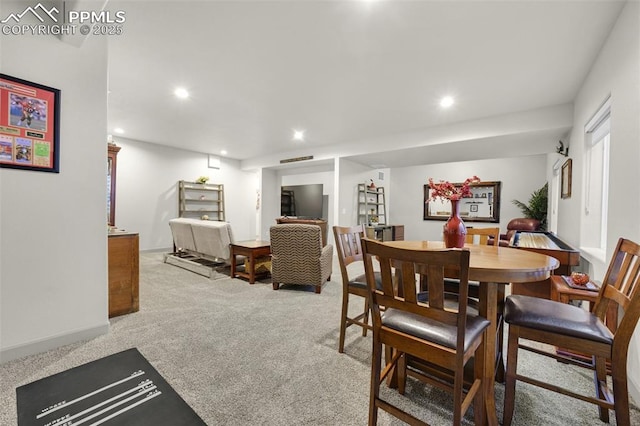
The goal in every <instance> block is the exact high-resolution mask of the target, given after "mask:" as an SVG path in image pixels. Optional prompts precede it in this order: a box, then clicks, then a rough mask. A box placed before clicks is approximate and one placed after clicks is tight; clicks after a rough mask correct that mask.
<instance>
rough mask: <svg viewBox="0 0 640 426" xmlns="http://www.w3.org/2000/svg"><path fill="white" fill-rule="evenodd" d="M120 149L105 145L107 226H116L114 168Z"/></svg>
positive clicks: (112, 145) (113, 145)
mask: <svg viewBox="0 0 640 426" xmlns="http://www.w3.org/2000/svg"><path fill="white" fill-rule="evenodd" d="M119 151H120V147H119V146H116V145H115V144H112V143H110V144H108V145H107V225H111V226H116V166H117V165H118V152H119Z"/></svg>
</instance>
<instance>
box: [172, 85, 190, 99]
mask: <svg viewBox="0 0 640 426" xmlns="http://www.w3.org/2000/svg"><path fill="white" fill-rule="evenodd" d="M173 94H174V95H176V96H177V97H178V98H180V99H187V98H188V97H189V92H188V91H187V89H185V88H184V87H178V88H177V89H176V90H174V91H173Z"/></svg>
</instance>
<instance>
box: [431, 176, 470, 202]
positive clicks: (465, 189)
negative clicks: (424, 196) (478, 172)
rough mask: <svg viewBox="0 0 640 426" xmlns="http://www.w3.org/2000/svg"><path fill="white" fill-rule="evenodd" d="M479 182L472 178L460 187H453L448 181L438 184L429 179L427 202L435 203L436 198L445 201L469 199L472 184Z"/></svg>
mask: <svg viewBox="0 0 640 426" xmlns="http://www.w3.org/2000/svg"><path fill="white" fill-rule="evenodd" d="M477 182H480V178H479V177H478V176H472V177H470V178H468V179H467V180H465V181H464V182H463V183H462V186H455V185H454V184H452V183H451V182H449V181H446V180H441V181H439V182H438V183H435V182H434V181H433V178H429V189H431V197H430V198H429V201H432V200H433V201H435V199H436V198H444V199H446V200H459V199H460V198H463V197H470V196H471V195H472V194H471V189H470V188H469V187H470V186H471V184H472V183H477Z"/></svg>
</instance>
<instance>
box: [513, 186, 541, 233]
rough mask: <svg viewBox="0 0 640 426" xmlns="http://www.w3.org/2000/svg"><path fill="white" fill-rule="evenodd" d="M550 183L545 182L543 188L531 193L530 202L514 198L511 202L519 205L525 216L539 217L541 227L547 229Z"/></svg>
mask: <svg viewBox="0 0 640 426" xmlns="http://www.w3.org/2000/svg"><path fill="white" fill-rule="evenodd" d="M548 193H549V184H548V183H545V184H544V186H542V188H540V189H537V190H535V191H533V192H532V193H531V197H530V198H529V203H528V204H525V203H523V202H522V201H518V200H512V201H511V202H512V203H513V204H515V205H516V206H518V207H519V208H520V210H521V211H522V214H523V215H524V217H527V218H531V219H538V220H539V221H540V229H541V230H543V231H544V230H546V229H547V202H548Z"/></svg>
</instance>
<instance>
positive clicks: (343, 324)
mask: <svg viewBox="0 0 640 426" xmlns="http://www.w3.org/2000/svg"><path fill="white" fill-rule="evenodd" d="M348 310H349V293H347V292H346V291H343V292H342V313H341V314H340V341H339V343H338V352H339V353H343V352H344V338H345V334H346V332H347V313H348Z"/></svg>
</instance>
